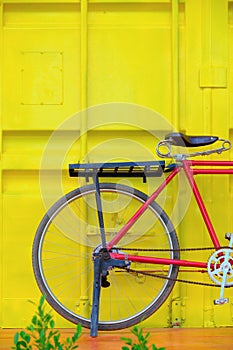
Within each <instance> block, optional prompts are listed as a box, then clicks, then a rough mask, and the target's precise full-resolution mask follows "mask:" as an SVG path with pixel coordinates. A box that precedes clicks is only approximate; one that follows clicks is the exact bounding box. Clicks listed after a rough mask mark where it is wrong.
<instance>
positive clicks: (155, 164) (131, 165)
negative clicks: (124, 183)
mask: <svg viewBox="0 0 233 350" xmlns="http://www.w3.org/2000/svg"><path fill="white" fill-rule="evenodd" d="M164 168H165V161H147V162H116V163H86V164H79V163H78V164H69V175H70V177H85V178H86V180H87V181H88V180H89V178H90V177H92V178H93V176H97V177H141V178H142V179H143V182H146V178H147V177H160V176H162V174H163V172H164Z"/></svg>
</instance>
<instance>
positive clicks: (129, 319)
mask: <svg viewBox="0 0 233 350" xmlns="http://www.w3.org/2000/svg"><path fill="white" fill-rule="evenodd" d="M94 194H95V188H94V187H93V186H92V185H91V186H85V187H84V188H82V189H81V190H80V189H79V190H75V191H72V192H71V193H69V194H68V195H67V196H66V197H64V198H62V199H61V200H60V201H58V202H57V203H56V204H55V205H54V206H53V207H52V208H51V209H50V210H49V212H48V213H47V214H46V215H45V217H44V219H43V220H42V222H41V224H40V226H39V228H38V230H37V234H36V237H35V241H34V246H33V266H34V272H35V276H36V279H37V282H38V285H39V287H40V289H41V291H42V293H43V294H45V295H46V297H47V300H48V302H49V303H50V304H51V306H52V307H53V308H54V309H55V310H56V311H57V312H59V313H60V314H61V315H62V316H63V317H65V318H66V319H68V320H69V321H71V322H73V323H81V324H82V325H83V326H84V327H90V312H91V303H92V286H93V263H92V261H91V256H92V252H93V248H94V247H98V246H99V244H101V242H100V241H99V237H100V236H99V232H98V234H95V233H93V232H89V233H88V234H89V237H88V244H86V245H85V244H84V243H85V242H84V241H85V240H86V239H87V233H86V236H85V237H79V242H77V240H76V241H75V237H72V235H71V234H72V232H73V230H71V231H70V232H68V233H67V232H66V235H64V237H65V240H68V241H69V244H70V243H71V245H68V246H67V245H66V248H64V250H63V252H59V253H58V252H57V251H56V252H54V251H53V252H51V249H52V248H51V247H53V248H56V250H57V249H60V250H61V249H62V247H63V246H64V247H65V245H63V244H61V241H59V239H58V238H57V236H56V235H55V237H56V239H57V241H56V242H52V245H51V237H54V234H55V233H54V232H55V231H54V232H53V233H51V232H52V231H49V229H50V227H51V225H54V224H53V222H54V220H55V219H56V218H57V217H58V216H59V215H60V214H61V213H62V212H63V210H64V208H66V209H67V208H68V206H70V205H72V206H73V204H74V203H75V206H77V203H76V202H77V201H80V200H82V199H83V198H85V201H86V202H85V205H86V204H87V203H88V205H89V206H90V203H91V208H92V209H93V205H94V204H93V203H94ZM109 194H110V196H113V197H114V198H115V199H114V201H113V200H112V198H111V200H105V198H104V200H105V202H106V203H105V204H104V205H105V206H106V205H107V207H108V209H107V210H106V209H105V208H104V210H105V211H106V212H108V215H107V214H106V213H105V211H104V214H106V215H104V216H105V223H106V222H108V220H109V218H107V217H108V216H109V217H110V216H111V217H114V220H115V223H116V222H117V220H118V224H117V226H118V227H117V229H119V228H120V227H121V226H122V225H123V223H125V220H126V219H127V218H128V217H130V215H132V212H133V211H134V210H135V207H139V205H141V204H142V203H143V202H144V201H145V200H146V198H147V196H146V195H144V194H143V193H141V192H139V191H137V190H135V189H132V188H129V187H127V186H122V185H115V184H101V196H102V198H103V197H104V196H105V195H109ZM105 197H106V196H105ZM117 197H119V198H118V199H117ZM123 197H124V199H122V198H123ZM90 198H91V199H90ZM103 202H104V201H103ZM112 202H115V203H114V205H115V207H114V209H113V207H112ZM122 202H123V203H124V204H123V206H124V216H125V217H124V220H123V219H122V217H123V211H122ZM132 202H133V203H132ZM129 203H130V205H131V207H133V209H130V210H129V209H127V210H128V211H127V215H126V209H125V208H126V204H129ZM135 203H136V204H135ZM116 205H118V206H120V207H121V210H119V209H118V210H116ZM109 206H111V209H109ZM78 207H79V208H80V204H79V205H78ZM69 209H71V208H69ZM72 210H74V209H72ZM109 212H110V214H111V215H110V214H109ZM71 213H72V214H73V213H74V212H72V211H71V212H70V214H71ZM119 213H121V215H120V216H119ZM148 213H150V214H149V216H147V217H146V218H145V217H144V220H143V221H142V222H141V223H140V222H139V223H137V225H136V226H135V228H134V231H131V232H130V233H129V234H128V236H126V238H125V240H124V239H123V240H122V242H120V243H122V244H123V245H124V246H126V247H129V248H130V247H132V246H133V247H134V248H135V245H136V248H140V247H144V248H147V247H148V246H149V247H151V244H153V242H154V243H155V239H154V241H153V240H151V237H152V236H151V235H152V234H153V235H154V236H155V231H154V230H155V225H157V226H158V227H159V229H160V231H161V229H162V232H160V233H159V234H160V235H161V237H162V238H161V237H160V248H170V249H177V248H178V242H177V239H176V235H175V232H174V229H173V227H172V225H171V223H170V221H169V219H168V218H167V216H166V214H165V213H164V212H163V211H162V210H161V208H160V207H159V206H158V205H157V204H156V203H153V204H152V205H151V206H150V208H149V210H148ZM89 214H90V213H89ZM76 215H77V212H76ZM106 218H107V220H106ZM120 219H121V220H122V222H121V221H120ZM145 219H146V220H147V230H146V235H147V236H146V235H145V232H143V233H144V234H142V233H138V232H139V231H138V230H139V228H140V225H141V224H143V225H145ZM155 219H156V220H155ZM88 220H90V216H89V217H88ZM92 220H93V218H92ZM82 221H83V218H82ZM61 222H62V225H64V226H66V225H67V221H63V220H61ZM148 222H149V224H148ZM153 222H155V223H154V224H153ZM56 224H57V223H56ZM82 224H83V222H82ZM84 224H86V223H84ZM111 225H112V222H111ZM90 226H91V229H92V230H93V228H94V223H93V222H92V225H90V223H89V226H88V229H89V230H90ZM108 226H110V224H109V225H107V227H106V229H107V230H108V229H111V232H110V231H109V232H110V233H109V237H107V239H110V236H111V237H112V236H113V235H114V232H113V231H114V229H113V226H111V227H108ZM158 227H157V228H156V229H157V233H156V234H157V236H158ZM115 228H116V225H115ZM64 229H65V228H64V227H63V228H62V230H64ZM144 229H145V227H144ZM116 231H117V230H116ZM49 232H50V234H49ZM135 232H137V235H136V234H135ZM59 235H60V231H59ZM157 239H158V237H157ZM48 242H49V243H48ZM86 243H87V241H86ZM73 244H74V245H75V246H76V248H75V249H74V250H73V248H72V246H73ZM48 247H49V249H48ZM67 247H68V248H69V249H68V252H69V254H67ZM77 247H78V248H77ZM83 247H84V248H85V249H84V253H83V252H81V250H80V249H81V248H83ZM71 248H72V249H71ZM48 251H49V253H48ZM72 251H76V253H77V251H79V257H78V258H77V257H76V258H77V259H78V260H77V261H76V263H75V264H73V258H74V256H73V253H71V252H72ZM135 252H136V251H135ZM47 253H48V255H46V254H47ZM65 253H66V254H65ZM51 254H52V258H51ZM53 254H55V255H53ZM56 254H58V256H57V255H56ZM82 254H85V255H82ZM137 254H138V253H137ZM145 254H146V253H144V255H145ZM148 254H151V253H148ZM165 254H166V257H168V256H169V257H171V256H172V257H176V258H177V256H174V254H175V253H169V254H168V253H161V256H164V257H165ZM65 255H67V256H69V258H68V257H67V256H66V258H64V256H65ZM54 256H55V257H54ZM157 256H158V253H157ZM46 259H47V260H46ZM49 260H50V261H49ZM81 260H85V262H83V261H81ZM51 261H52V263H51ZM55 262H56V264H55ZM54 264H55V265H56V271H57V275H56V276H55V275H54V274H51V272H52V271H54ZM79 264H81V266H82V267H85V270H81V269H79V268H78V265H79ZM73 265H75V268H76V275H75V273H74V272H73V270H72V268H73ZM139 265H140V264H139ZM70 267H72V268H71V269H70V270H69V268H70ZM132 267H133V264H132ZM138 268H139V270H140V269H142V266H138ZM143 269H144V270H145V267H143ZM152 269H154V267H152V266H151V265H148V266H147V267H146V270H147V271H151V270H152ZM161 269H162V267H157V270H156V271H157V272H158V273H160V274H161V275H167V276H168V277H172V279H174V278H175V277H176V275H177V272H178V268H177V266H174V265H170V266H168V267H167V268H166V269H165V270H164V271H165V272H164V271H162V270H161ZM163 269H164V267H163ZM67 276H69V281H68V280H66V277H67ZM86 277H87V280H88V281H83V280H82V279H85V278H86ZM72 278H73V282H74V285H75V286H76V288H77V289H78V292H77V291H76V294H75V293H74V291H73V290H72V291H70V290H69V289H71V286H72V283H71V282H70V281H71V280H72ZM62 279H63V280H64V281H62V282H61V280H62ZM108 279H109V282H110V283H111V286H110V287H109V288H106V289H105V288H102V290H101V300H100V318H99V329H100V330H101V329H102V330H105V329H108V330H110V329H121V328H125V327H129V326H131V325H133V324H136V323H138V322H140V321H141V320H143V319H145V318H147V317H148V316H150V315H151V314H152V313H153V312H155V311H156V310H157V309H158V308H159V307H160V306H161V305H162V304H163V303H164V301H165V300H166V298H167V297H168V295H169V294H170V292H171V290H172V288H173V285H174V281H171V280H163V279H161V280H160V279H155V278H153V277H151V278H150V277H145V276H141V275H133V274H132V275H130V274H127V273H126V272H121V271H119V270H116V269H115V270H114V272H113V271H109V276H108ZM58 280H59V281H60V286H61V288H60V289H59V283H58ZM155 281H156V282H155ZM68 282H69V283H68ZM80 284H84V286H82V287H83V288H82V291H81V290H80V289H79V288H81V287H80ZM72 289H73V288H72ZM68 290H69V291H68ZM61 291H62V293H63V294H66V293H65V291H67V294H66V296H65V297H62V296H61V294H62V293H61ZM77 294H78V295H77ZM68 299H69V302H68ZM71 304H75V307H74V305H72V306H70V305H71ZM81 309H82V310H81ZM106 310H109V311H107V312H106ZM125 310H128V311H125Z"/></svg>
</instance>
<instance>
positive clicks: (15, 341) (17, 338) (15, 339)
mask: <svg viewBox="0 0 233 350" xmlns="http://www.w3.org/2000/svg"><path fill="white" fill-rule="evenodd" d="M18 340H19V333H18V332H17V333H15V336H14V344H15V345H17V343H18Z"/></svg>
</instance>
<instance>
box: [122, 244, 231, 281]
mask: <svg viewBox="0 0 233 350" xmlns="http://www.w3.org/2000/svg"><path fill="white" fill-rule="evenodd" d="M222 248H224V249H225V248H229V246H223V247H220V248H219V249H222ZM213 249H214V248H213V247H202V248H180V249H156V248H148V249H146V248H125V247H120V248H119V247H117V250H122V251H124V250H125V251H140V252H145V251H147V252H161V251H163V252H176V251H180V252H182V251H201V250H213ZM230 249H232V248H230ZM122 269H123V270H126V271H127V272H129V273H130V272H131V273H136V274H141V275H144V276H150V277H154V278H161V279H166V280H169V281H173V282H180V283H187V284H195V285H201V286H207V287H219V285H216V284H213V283H205V282H196V281H189V280H184V279H180V278H171V277H168V276H161V275H156V274H153V273H149V272H142V271H139V270H134V269H130V268H127V267H126V268H124V267H123V268H122Z"/></svg>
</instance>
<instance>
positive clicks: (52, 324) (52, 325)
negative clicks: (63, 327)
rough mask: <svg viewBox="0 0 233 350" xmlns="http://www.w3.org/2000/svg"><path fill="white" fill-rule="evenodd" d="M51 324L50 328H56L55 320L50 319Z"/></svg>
mask: <svg viewBox="0 0 233 350" xmlns="http://www.w3.org/2000/svg"><path fill="white" fill-rule="evenodd" d="M49 326H50V328H54V326H55V322H54V320H51V321H50V323H49Z"/></svg>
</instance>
